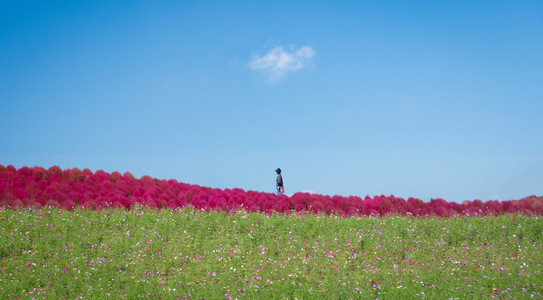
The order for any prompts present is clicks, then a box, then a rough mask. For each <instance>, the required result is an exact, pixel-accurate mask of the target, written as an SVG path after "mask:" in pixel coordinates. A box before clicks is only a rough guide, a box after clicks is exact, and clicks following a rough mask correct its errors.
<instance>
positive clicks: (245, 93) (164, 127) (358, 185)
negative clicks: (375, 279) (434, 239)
mask: <svg viewBox="0 0 543 300" xmlns="http://www.w3.org/2000/svg"><path fill="white" fill-rule="evenodd" d="M262 2H263V1H11V0H7V1H6V0H3V1H0V115H1V117H0V164H3V165H14V166H15V167H17V168H19V167H22V166H42V167H45V168H48V167H50V166H53V165H58V166H60V167H62V168H72V167H78V168H80V169H83V168H89V169H91V170H93V171H96V170H99V169H102V170H105V171H107V172H112V171H119V172H121V173H124V172H126V171H128V172H131V173H132V174H134V175H135V176H136V177H140V176H143V175H150V176H152V177H156V178H160V179H177V180H179V181H182V182H187V183H192V184H198V185H202V186H209V187H216V188H233V187H239V188H242V189H245V190H257V191H266V192H274V188H275V177H276V175H275V172H274V170H275V169H276V168H277V167H280V168H282V169H283V178H284V181H285V187H286V192H287V194H293V193H295V192H300V191H312V192H316V193H320V194H328V195H336V194H337V195H344V196H348V195H357V196H361V197H364V196H366V195H370V196H373V195H381V194H384V195H391V194H393V195H395V196H400V197H404V198H407V197H418V198H421V199H422V200H424V201H429V200H430V199H431V198H438V197H442V198H444V199H446V200H448V201H457V202H461V201H463V200H474V199H481V200H484V201H486V200H491V199H498V200H507V199H519V198H522V197H524V196H528V195H532V194H536V195H543V1H540V0H534V1H522V0H518V1H517V0H515V1H499V0H498V1H496V0H488V1H371V2H370V1H279V0H274V1H269V2H268V3H262Z"/></svg>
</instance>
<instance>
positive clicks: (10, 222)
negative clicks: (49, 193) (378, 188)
mask: <svg viewBox="0 0 543 300" xmlns="http://www.w3.org/2000/svg"><path fill="white" fill-rule="evenodd" d="M542 228H543V219H542V218H541V217H540V216H528V215H516V214H510V215H501V216H471V217H451V218H437V217H425V218H420V217H412V216H388V217H368V216H351V217H338V216H327V215H324V214H321V215H314V214H305V213H292V214H290V215H285V214H276V213H272V214H266V213H249V212H238V213H234V214H230V213H227V212H225V211H202V210H195V209H192V208H189V209H182V210H177V209H151V208H148V207H143V206H135V207H134V208H133V209H131V210H126V209H103V210H80V209H75V210H73V211H67V210H63V209H58V208H43V207H42V208H22V209H21V208H19V209H7V208H0V267H1V269H0V298H9V299H19V298H20V299H75V298H78V299H79V298H82V299H90V298H99V299H103V298H111V299H135V298H141V297H143V298H155V299H159V298H162V299H225V298H226V299H228V298H245V299H255V298H259V299H272V298H277V299H286V298H288V299H295V298H298V299H316V298H323V297H326V298H332V299H351V298H355V299H370V298H371V299H376V298H381V299H410V298H436V299H451V298H452V299H473V298H475V299H478V298H484V299H489V298H496V299H498V298H499V299H511V298H512V299H527V298H537V299H540V298H542V297H543V280H542V278H543V277H542V275H541V269H542V264H543V246H542V245H543V234H542V231H541V230H542Z"/></svg>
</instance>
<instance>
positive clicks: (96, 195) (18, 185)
mask: <svg viewBox="0 0 543 300" xmlns="http://www.w3.org/2000/svg"><path fill="white" fill-rule="evenodd" d="M272 180H273V178H272ZM136 204H139V205H143V206H147V207H150V208H185V207H188V206H191V207H193V208H195V209H204V210H216V211H236V210H240V209H243V210H246V211H249V212H265V213H272V212H277V213H289V212H291V211H295V212H312V213H316V214H319V213H324V214H327V215H330V214H334V215H338V216H351V215H375V216H387V215H391V214H396V215H412V216H431V215H435V216H440V217H444V216H456V215H461V216H467V215H500V214H507V213H524V214H533V215H541V214H542V213H543V197H536V196H530V197H527V198H524V199H520V200H510V201H486V202H482V201H479V200H474V201H464V202H463V203H461V204H459V203H455V202H447V201H445V200H443V199H432V200H431V201H430V202H423V201H421V200H420V199H416V198H409V199H407V200H405V199H402V198H398V197H394V196H374V197H369V196H366V197H365V198H364V199H362V198H360V197H355V196H350V197H343V196H323V195H316V194H308V193H296V194H294V195H292V196H291V197H287V196H284V195H281V196H277V195H275V194H271V193H263V192H255V191H244V190H241V189H236V188H234V189H225V190H221V189H213V188H209V187H201V186H198V185H191V184H186V183H181V182H178V181H176V180H173V179H172V180H159V179H154V178H151V177H149V176H143V177H141V178H140V179H136V178H134V176H132V175H131V174H130V173H128V172H126V173H124V174H123V175H121V174H120V173H118V172H113V173H111V174H110V173H106V172H104V171H101V170H99V171H96V172H94V173H93V172H92V171H90V170H89V169H84V170H80V169H77V168H74V169H67V170H62V169H61V168H59V167H57V166H54V167H51V168H49V169H44V168H41V167H33V168H29V167H23V168H20V169H16V168H15V167H13V166H7V167H4V166H2V165H0V206H6V207H58V208H63V209H67V210H73V209H75V208H76V207H80V208H92V209H103V208H107V207H110V208H127V209H130V208H132V207H133V206H134V205H136Z"/></svg>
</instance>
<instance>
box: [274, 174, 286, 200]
mask: <svg viewBox="0 0 543 300" xmlns="http://www.w3.org/2000/svg"><path fill="white" fill-rule="evenodd" d="M275 173H277V180H276V181H275V187H276V188H277V195H281V194H284V193H285V187H284V186H283V176H281V168H277V170H275Z"/></svg>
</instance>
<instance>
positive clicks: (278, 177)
mask: <svg viewBox="0 0 543 300" xmlns="http://www.w3.org/2000/svg"><path fill="white" fill-rule="evenodd" d="M276 182H277V186H278V187H281V186H283V177H281V174H277V180H276Z"/></svg>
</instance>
